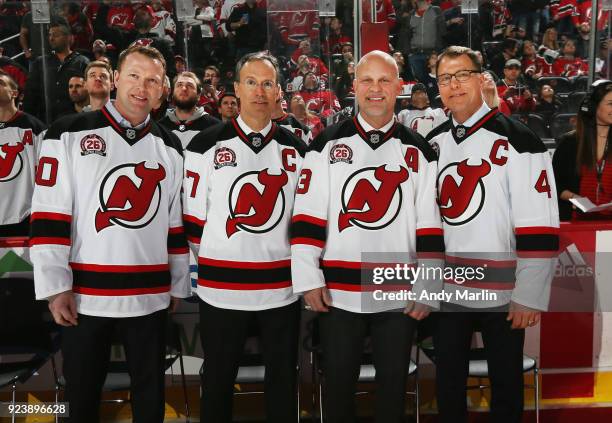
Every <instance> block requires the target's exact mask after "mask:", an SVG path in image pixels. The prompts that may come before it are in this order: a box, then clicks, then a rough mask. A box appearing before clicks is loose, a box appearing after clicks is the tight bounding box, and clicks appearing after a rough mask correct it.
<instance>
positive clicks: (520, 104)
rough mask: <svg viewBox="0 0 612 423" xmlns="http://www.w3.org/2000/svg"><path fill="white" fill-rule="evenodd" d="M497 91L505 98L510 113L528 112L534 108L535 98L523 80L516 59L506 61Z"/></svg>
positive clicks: (519, 65) (519, 63)
mask: <svg viewBox="0 0 612 423" xmlns="http://www.w3.org/2000/svg"><path fill="white" fill-rule="evenodd" d="M497 92H498V94H499V96H500V97H502V98H503V99H504V100H506V103H508V106H509V107H510V111H511V112H512V113H529V112H531V111H533V110H534V109H535V106H536V102H535V99H534V98H533V95H532V94H531V90H530V89H529V88H528V87H527V86H526V85H525V84H524V82H523V78H522V75H521V62H519V61H518V59H510V60H508V61H507V62H506V66H505V67H504V78H503V79H501V80H499V81H498V83H497Z"/></svg>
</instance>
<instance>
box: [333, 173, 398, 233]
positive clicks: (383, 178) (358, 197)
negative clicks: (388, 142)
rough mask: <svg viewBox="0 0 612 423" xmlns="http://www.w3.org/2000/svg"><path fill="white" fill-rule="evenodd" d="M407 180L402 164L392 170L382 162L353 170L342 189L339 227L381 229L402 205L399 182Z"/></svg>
mask: <svg viewBox="0 0 612 423" xmlns="http://www.w3.org/2000/svg"><path fill="white" fill-rule="evenodd" d="M407 180H408V170H407V169H406V168H405V167H401V166H400V168H399V170H396V171H391V170H387V169H385V165H381V166H378V167H366V168H364V169H361V170H358V171H357V172H355V173H353V174H352V175H351V176H350V177H349V178H348V179H347V181H346V182H345V183H344V187H343V188H342V211H341V212H340V214H339V216H338V230H339V231H340V232H342V231H343V230H345V229H346V228H348V227H350V226H353V225H354V226H357V227H360V228H362V229H369V230H376V229H382V228H384V227H385V226H387V225H389V224H390V223H391V222H393V221H394V220H395V218H396V217H397V215H398V214H399V211H400V208H401V207H402V190H401V188H400V184H402V183H403V182H405V181H407Z"/></svg>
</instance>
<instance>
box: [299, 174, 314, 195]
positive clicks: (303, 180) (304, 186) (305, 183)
mask: <svg viewBox="0 0 612 423" xmlns="http://www.w3.org/2000/svg"><path fill="white" fill-rule="evenodd" d="M311 177H312V170H310V169H302V173H300V179H299V180H298V187H297V191H296V192H297V193H298V194H306V193H307V192H308V188H310V178H311Z"/></svg>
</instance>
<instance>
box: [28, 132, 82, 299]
mask: <svg viewBox="0 0 612 423" xmlns="http://www.w3.org/2000/svg"><path fill="white" fill-rule="evenodd" d="M48 135H50V136H48V137H46V139H45V140H44V141H43V142H42V147H41V150H40V158H39V160H38V165H37V169H36V178H35V186H34V195H33V197H32V214H31V217H30V220H31V233H30V256H31V259H32V264H33V268H34V286H35V291H36V298H37V299H45V298H49V297H51V296H53V295H56V294H59V293H62V292H65V291H70V290H71V289H72V269H71V268H70V266H69V258H70V247H71V245H72V236H71V224H72V204H73V181H72V174H71V172H70V158H69V152H68V151H67V150H68V147H67V144H68V143H67V140H65V139H63V137H67V135H63V136H60V134H59V133H57V132H55V134H54V135H56V136H54V135H52V134H48Z"/></svg>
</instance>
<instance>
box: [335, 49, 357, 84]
mask: <svg viewBox="0 0 612 423" xmlns="http://www.w3.org/2000/svg"><path fill="white" fill-rule="evenodd" d="M340 53H341V55H342V57H341V58H338V59H335V60H334V62H333V69H332V73H333V74H334V75H335V76H336V77H339V76H342V74H343V73H344V72H345V71H346V68H347V66H348V64H349V63H350V62H354V60H353V44H352V43H345V44H343V45H342V46H341V47H340Z"/></svg>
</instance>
